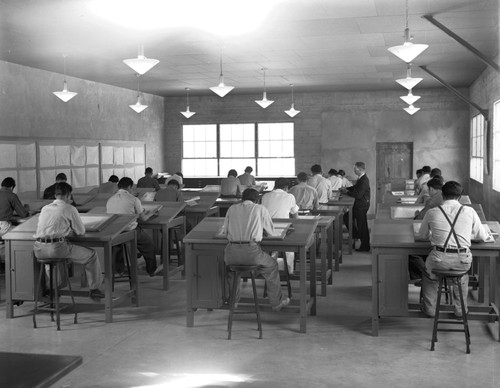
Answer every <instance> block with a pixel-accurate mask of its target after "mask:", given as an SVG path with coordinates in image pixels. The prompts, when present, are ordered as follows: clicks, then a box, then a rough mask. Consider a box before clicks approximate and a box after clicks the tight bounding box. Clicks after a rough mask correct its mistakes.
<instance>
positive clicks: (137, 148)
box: [100, 142, 146, 182]
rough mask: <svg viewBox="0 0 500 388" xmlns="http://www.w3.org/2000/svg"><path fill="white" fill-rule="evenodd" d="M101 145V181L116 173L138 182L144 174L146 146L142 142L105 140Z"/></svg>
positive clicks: (119, 176) (118, 175)
mask: <svg viewBox="0 0 500 388" xmlns="http://www.w3.org/2000/svg"><path fill="white" fill-rule="evenodd" d="M100 147H101V181H102V182H106V181H107V180H108V179H109V177H110V175H112V174H114V175H116V176H117V177H118V178H119V179H120V178H123V177H124V176H127V177H129V178H132V180H133V181H134V182H137V180H138V179H139V178H141V177H142V176H143V174H144V169H145V168H146V166H145V159H146V158H145V152H146V148H145V147H146V146H145V144H144V143H140V142H104V143H101V144H100Z"/></svg>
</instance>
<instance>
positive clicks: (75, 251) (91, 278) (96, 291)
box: [33, 182, 104, 300]
mask: <svg viewBox="0 0 500 388" xmlns="http://www.w3.org/2000/svg"><path fill="white" fill-rule="evenodd" d="M72 190H73V189H72V187H71V185H69V184H68V183H66V182H58V183H56V184H55V187H54V195H55V197H56V199H55V200H54V202H52V203H50V204H48V205H45V206H44V207H43V208H42V211H41V212H40V217H39V219H38V226H37V229H36V233H35V235H34V237H35V238H36V241H35V244H34V247H33V252H34V254H35V257H37V258H38V259H45V258H67V259H69V260H70V261H71V262H74V263H78V264H82V265H83V266H84V268H85V273H86V275H87V282H88V286H89V289H90V294H89V296H90V298H92V299H95V300H99V299H101V298H104V292H102V291H101V290H100V287H101V286H102V282H103V276H102V271H101V266H100V264H99V260H98V257H97V252H96V251H95V250H93V249H90V248H86V247H82V246H79V245H75V244H72V243H70V242H69V241H68V240H66V237H67V236H69V235H72V234H74V235H76V236H83V235H84V234H85V225H84V224H83V222H82V219H81V218H80V215H79V214H78V210H76V208H75V207H74V206H71V205H70V201H71V191H72Z"/></svg>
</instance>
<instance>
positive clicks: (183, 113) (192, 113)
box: [181, 88, 196, 119]
mask: <svg viewBox="0 0 500 388" xmlns="http://www.w3.org/2000/svg"><path fill="white" fill-rule="evenodd" d="M186 105H187V107H186V110H185V111H184V112H181V114H182V115H183V116H184V117H185V118H186V119H189V118H190V117H191V116H194V115H195V114H196V112H191V111H190V110H189V88H186Z"/></svg>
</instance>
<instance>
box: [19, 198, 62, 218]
mask: <svg viewBox="0 0 500 388" xmlns="http://www.w3.org/2000/svg"><path fill="white" fill-rule="evenodd" d="M52 202H54V200H53V199H35V200H29V201H26V202H23V204H26V205H28V206H29V209H30V210H29V213H30V214H36V213H40V211H41V210H42V207H44V206H45V205H48V204H49V203H52Z"/></svg>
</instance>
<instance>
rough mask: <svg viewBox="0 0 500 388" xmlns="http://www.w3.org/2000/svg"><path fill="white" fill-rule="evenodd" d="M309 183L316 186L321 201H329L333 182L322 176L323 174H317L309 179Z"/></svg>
mask: <svg viewBox="0 0 500 388" xmlns="http://www.w3.org/2000/svg"><path fill="white" fill-rule="evenodd" d="M307 184H308V185H309V186H312V187H314V188H315V189H316V190H317V191H318V198H319V202H320V203H327V202H328V200H329V199H330V197H331V195H332V194H331V192H332V182H330V181H329V180H328V179H326V178H324V177H323V176H321V174H316V175H313V176H312V177H310V178H309V179H308V180H307Z"/></svg>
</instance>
